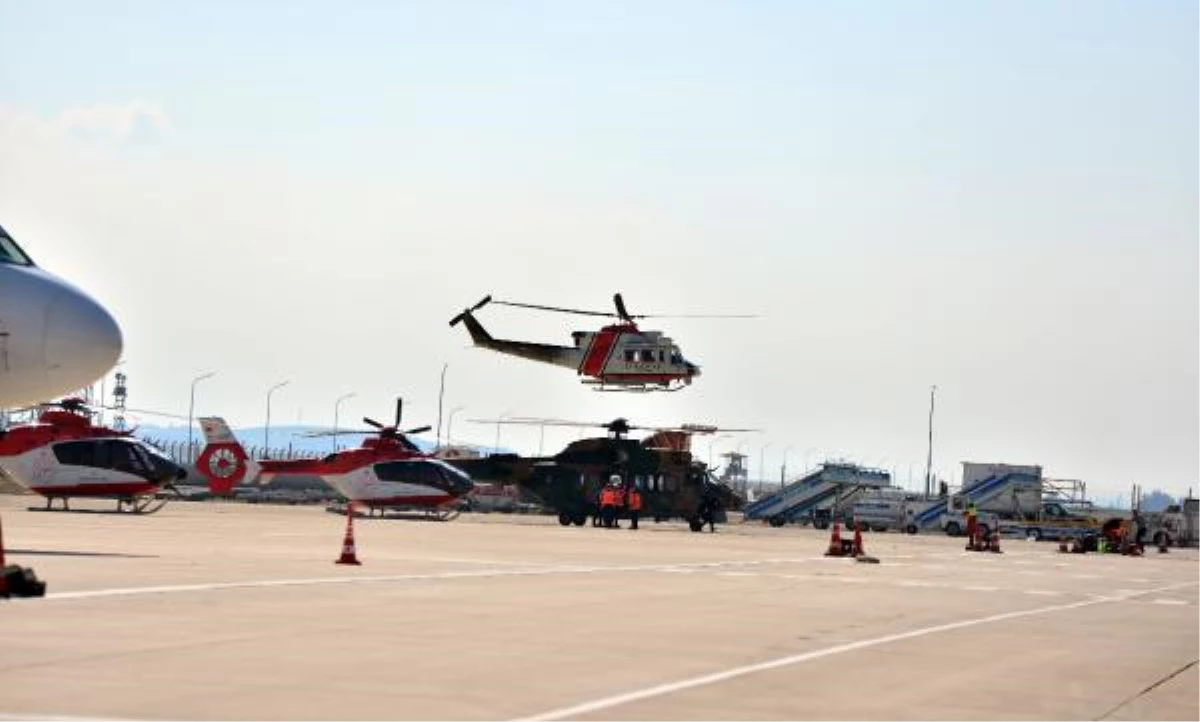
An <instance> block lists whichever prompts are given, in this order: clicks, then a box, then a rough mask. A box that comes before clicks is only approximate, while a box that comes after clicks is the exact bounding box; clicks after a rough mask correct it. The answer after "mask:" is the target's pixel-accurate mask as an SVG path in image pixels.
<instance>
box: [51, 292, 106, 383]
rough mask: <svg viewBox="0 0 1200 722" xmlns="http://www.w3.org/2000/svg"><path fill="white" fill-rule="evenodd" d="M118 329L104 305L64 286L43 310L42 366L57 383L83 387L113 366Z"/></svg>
mask: <svg viewBox="0 0 1200 722" xmlns="http://www.w3.org/2000/svg"><path fill="white" fill-rule="evenodd" d="M121 349H122V338H121V329H120V327H118V326H117V322H116V321H115V320H114V319H113V317H112V316H110V315H109V314H108V311H106V310H104V307H103V306H101V305H100V304H98V303H96V301H95V300H93V299H92V298H91V297H90V296H88V295H87V294H85V293H83V292H82V291H80V290H78V289H75V288H65V289H63V291H62V292H61V293H59V294H58V295H57V296H56V297H55V298H54V300H53V301H51V303H50V306H49V308H48V309H47V311H46V345H45V354H46V366H47V367H48V368H49V375H50V378H51V380H53V381H54V382H55V383H56V384H57V385H61V386H68V387H76V388H79V387H83V386H86V385H88V384H90V383H92V382H93V381H95V380H96V379H98V378H100V377H101V376H103V375H104V374H106V373H108V370H109V369H111V368H112V367H113V366H115V365H116V363H117V359H119V358H120V356H121Z"/></svg>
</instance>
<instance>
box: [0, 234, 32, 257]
mask: <svg viewBox="0 0 1200 722" xmlns="http://www.w3.org/2000/svg"><path fill="white" fill-rule="evenodd" d="M0 263H10V264H12V265H14V266H32V265H33V260H32V259H30V258H29V256H27V255H25V252H24V251H22V250H21V247H20V246H18V245H17V242H16V241H14V240H13V239H12V236H10V235H8V232H7V231H5V230H4V229H3V228H0Z"/></svg>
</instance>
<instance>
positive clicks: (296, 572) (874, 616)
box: [0, 496, 1200, 720]
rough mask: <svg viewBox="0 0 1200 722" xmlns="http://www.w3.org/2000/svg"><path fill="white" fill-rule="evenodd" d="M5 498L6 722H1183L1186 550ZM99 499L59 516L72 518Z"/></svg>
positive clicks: (2, 614)
mask: <svg viewBox="0 0 1200 722" xmlns="http://www.w3.org/2000/svg"><path fill="white" fill-rule="evenodd" d="M39 501H40V500H39V499H37V498H36V497H16V496H0V521H2V523H3V530H4V540H5V543H6V545H7V552H8V563H10V564H13V563H16V564H20V565H23V566H28V567H32V568H33V569H34V570H35V571H36V573H37V574H38V576H39V577H40V578H41V579H43V580H45V581H46V582H47V583H48V593H47V596H46V597H45V598H43V599H22V600H9V601H0V718H30V717H35V718H63V717H72V718H121V719H184V720H190V719H244V720H260V719H262V720H266V719H297V720H309V719H430V720H440V719H460V720H474V719H657V720H676V719H705V720H723V719H743V720H759V719H762V720H774V719H960V720H964V719H1114V720H1133V719H1166V720H1176V719H1179V720H1189V719H1190V720H1195V719H1200V671H1198V667H1197V659H1198V657H1200V629H1198V626H1200V614H1198V610H1197V607H1198V606H1200V598H1198V595H1200V592H1198V588H1197V582H1198V571H1200V565H1198V563H1197V562H1198V557H1197V552H1196V550H1179V549H1172V550H1171V551H1170V553H1168V554H1164V555H1159V554H1158V553H1156V552H1154V551H1153V550H1151V551H1150V552H1149V553H1148V555H1147V556H1145V557H1142V558H1131V557H1121V556H1111V555H1106V556H1099V555H1095V554H1087V555H1072V554H1059V553H1058V551H1057V545H1056V544H1053V543H1046V542H1042V543H1038V542H1031V541H1025V540H1019V541H1009V540H1004V542H1003V547H1004V553H1002V554H988V553H969V552H966V551H964V550H963V544H964V542H963V540H962V539H951V538H947V537H942V536H932V535H931V536H924V535H922V536H906V535H901V534H895V533H890V534H881V533H870V534H865V535H864V538H865V543H866V550H867V552H868V553H869V554H871V555H873V556H875V557H877V558H878V559H879V560H880V563H879V564H877V565H876V564H861V563H855V562H854V561H853V560H851V559H836V558H827V557H825V556H824V555H823V553H824V550H825V548H826V547H827V546H828V539H829V534H828V532H819V531H815V530H811V529H800V528H784V529H774V528H769V527H765V526H759V525H757V524H743V525H739V524H731V525H726V526H718V528H717V532H716V533H711V534H710V533H707V532H704V533H692V532H690V531H688V530H687V529H686V527H685V526H684V525H683V524H682V523H678V522H674V523H664V524H654V523H653V522H649V523H646V522H644V523H643V524H642V529H640V530H638V531H636V532H635V531H630V530H629V529H628V523H627V522H626V523H624V526H625V528H623V529H621V530H606V529H600V528H593V527H591V526H586V527H582V528H580V527H560V526H559V525H558V523H557V521H556V520H555V519H554V518H552V517H541V516H510V515H499V514H492V515H469V514H465V515H463V516H461V517H459V518H458V519H457V520H454V521H450V522H434V521H413V520H399V519H358V520H356V521H355V532H356V541H357V552H358V558H359V559H360V560H361V561H362V562H363V564H362V566H358V567H355V566H346V565H334V564H333V561H334V559H336V558H337V557H338V555H339V553H340V552H341V548H342V535H343V531H344V528H345V520H344V518H343V517H338V516H336V515H333V514H329V513H326V512H325V511H324V510H323V509H322V508H320V507H284V506H268V505H243V504H234V503H219V502H218V503H172V504H170V505H168V506H167V508H166V509H164V510H163V511H160V512H159V513H157V514H154V515H150V516H132V515H116V514H89V513H72V514H68V513H38V512H31V511H27V510H26V509H25V507H27V506H29V505H30V504H35V505H36V504H38V503H39ZM110 506H111V505H109V504H107V503H105V504H103V505H101V504H99V503H97V502H93V503H91V504H85V503H84V502H78V501H77V502H75V503H73V507H79V508H84V507H91V508H104V509H107V508H109V507H110Z"/></svg>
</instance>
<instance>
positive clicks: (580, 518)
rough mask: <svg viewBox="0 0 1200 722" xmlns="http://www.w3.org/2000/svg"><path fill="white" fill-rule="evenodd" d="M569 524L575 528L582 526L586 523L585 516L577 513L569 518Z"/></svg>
mask: <svg viewBox="0 0 1200 722" xmlns="http://www.w3.org/2000/svg"><path fill="white" fill-rule="evenodd" d="M571 523H572V524H574V525H575V526H583V525H584V524H586V523H587V514H584V513H583V512H579V513H578V514H576V515H575V516H573V517H571Z"/></svg>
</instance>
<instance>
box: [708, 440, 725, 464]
mask: <svg viewBox="0 0 1200 722" xmlns="http://www.w3.org/2000/svg"><path fill="white" fill-rule="evenodd" d="M728 438H729V434H721V435H719V436H714V437H713V438H712V441H710V442H708V468H709V469H712V456H713V447H714V446H716V444H717V442H718V441H720V440H721V439H728Z"/></svg>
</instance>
